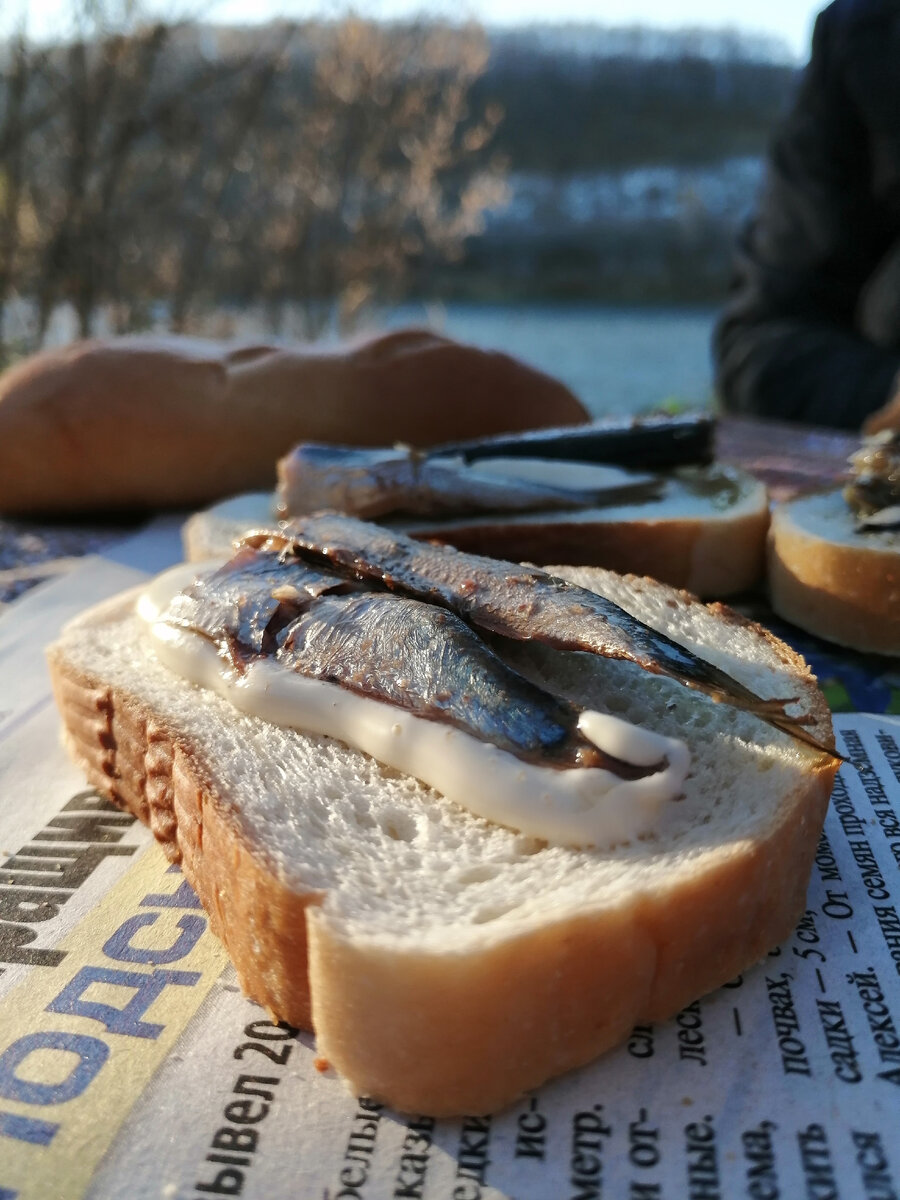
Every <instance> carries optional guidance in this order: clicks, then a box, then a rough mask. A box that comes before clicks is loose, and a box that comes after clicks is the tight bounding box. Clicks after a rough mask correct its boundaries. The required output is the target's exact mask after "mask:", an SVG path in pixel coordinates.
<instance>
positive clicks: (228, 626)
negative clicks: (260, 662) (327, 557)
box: [162, 547, 353, 654]
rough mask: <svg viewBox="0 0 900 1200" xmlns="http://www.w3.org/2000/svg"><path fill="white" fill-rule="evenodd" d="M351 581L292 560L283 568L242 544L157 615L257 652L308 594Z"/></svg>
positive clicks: (335, 588) (271, 557)
mask: <svg viewBox="0 0 900 1200" xmlns="http://www.w3.org/2000/svg"><path fill="white" fill-rule="evenodd" d="M352 586H353V585H352V584H349V585H348V582H347V580H346V579H345V578H343V577H342V576H340V575H339V574H336V573H335V572H334V571H323V570H319V569H316V568H312V567H306V568H300V569H298V566H297V564H294V565H293V567H292V569H288V568H286V567H285V565H284V563H282V562H280V561H279V559H278V556H277V555H275V554H260V553H258V552H257V551H255V550H252V549H250V548H248V547H244V548H243V549H241V550H239V551H238V553H237V554H236V555H235V556H234V558H232V559H231V560H230V561H229V562H228V563H226V564H225V565H224V566H223V567H220V568H219V569H218V570H217V571H214V572H213V573H212V574H211V575H207V576H204V577H203V578H201V579H198V580H197V581H196V582H195V583H193V584H191V585H190V587H188V588H185V590H184V591H183V592H181V593H180V594H179V595H177V596H175V597H173V599H172V601H171V602H170V604H169V606H168V608H167V609H166V611H165V613H164V614H163V616H162V619H163V620H164V621H166V622H167V624H169V625H175V626H178V627H179V628H182V629H190V630H192V631H193V632H195V633H200V634H202V635H203V636H204V637H207V638H209V639H210V640H212V641H219V640H220V639H221V638H223V637H224V636H226V635H227V636H228V637H229V638H230V639H232V640H233V641H234V642H236V643H238V644H239V645H240V646H242V647H244V648H245V649H246V650H247V651H249V652H251V653H252V654H262V653H265V652H267V651H269V650H271V649H273V646H272V644H271V636H272V634H273V631H274V630H277V629H278V628H281V627H282V626H284V625H286V624H288V623H289V622H290V621H291V620H293V619H294V618H295V617H296V616H297V614H298V613H299V612H301V611H302V610H303V608H305V607H306V606H307V605H308V603H309V601H310V600H311V599H313V598H314V597H316V596H321V595H324V594H325V593H326V592H331V591H341V592H346V591H347V590H348V587H352ZM267 637H268V638H269V640H268V642H267Z"/></svg>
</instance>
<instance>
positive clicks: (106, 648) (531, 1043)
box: [48, 567, 837, 1116]
mask: <svg viewBox="0 0 900 1200" xmlns="http://www.w3.org/2000/svg"><path fill="white" fill-rule="evenodd" d="M553 570H554V572H555V573H556V574H567V575H568V576H569V577H570V578H571V579H572V580H573V581H574V582H577V583H578V584H580V585H582V586H588V587H591V588H593V589H595V590H597V591H598V592H600V593H602V594H604V595H607V596H609V597H610V598H611V599H614V600H615V601H616V602H617V603H619V604H621V605H623V606H624V607H626V608H628V609H629V611H632V612H633V613H635V615H637V616H639V617H641V618H642V619H643V620H645V621H646V622H647V623H649V624H652V625H654V626H655V627H657V628H659V629H662V630H665V631H666V632H668V633H669V634H670V635H671V636H673V637H676V638H677V639H679V640H681V641H682V642H683V643H685V644H688V645H690V646H692V647H693V648H696V649H697V650H698V651H700V652H702V653H703V654H705V655H706V656H707V657H708V658H709V659H710V660H711V661H713V662H715V663H716V664H717V665H718V666H720V667H721V668H722V669H725V670H728V671H729V672H730V673H731V674H733V675H735V676H736V677H737V678H739V679H740V680H741V682H743V683H744V684H746V685H747V686H748V687H751V688H752V689H753V690H754V691H755V692H757V693H758V694H759V695H762V696H767V697H782V698H783V697H785V696H797V697H798V701H797V703H796V705H794V706H792V711H795V712H799V711H803V712H806V713H807V714H808V716H809V718H810V721H811V724H810V729H811V731H812V732H814V733H815V734H816V736H817V737H819V738H820V739H824V740H826V741H828V739H829V738H830V736H831V725H830V718H829V715H828V711H827V707H826V706H825V703H824V700H823V698H822V696H821V694H820V693H819V691H818V689H817V687H816V685H815V681H814V679H813V678H812V677H811V675H810V673H809V671H808V669H807V668H806V666H805V664H804V663H803V661H802V660H801V659H800V658H799V657H798V656H797V655H795V654H794V653H793V652H792V651H790V650H789V649H788V648H787V647H786V646H784V645H783V644H782V643H780V642H778V641H777V640H776V639H775V638H773V637H772V635H771V634H769V633H768V632H767V631H765V630H763V629H761V628H760V627H758V626H755V625H752V624H750V623H748V622H746V621H744V620H743V619H742V618H740V617H738V616H737V615H736V614H734V613H733V612H731V611H730V610H728V609H727V608H724V607H722V606H721V605H714V606H709V607H707V606H705V605H702V604H700V603H699V602H697V601H696V600H694V599H693V598H691V597H689V596H687V595H686V594H684V593H680V592H676V591H674V590H672V589H671V588H667V587H665V586H663V585H660V584H657V583H654V582H651V581H648V580H638V579H634V578H631V579H629V578H622V577H619V576H615V575H613V574H611V573H609V572H604V571H598V570H589V569H582V570H571V569H566V568H559V567H556V568H553ZM134 601H135V596H134V594H128V595H125V596H123V597H118V598H115V599H114V600H112V601H108V602H106V603H105V604H104V605H100V606H98V607H97V608H95V609H93V610H91V611H89V612H88V613H86V614H84V615H83V616H82V617H80V618H78V619H77V620H76V621H75V622H73V623H72V624H70V625H69V626H68V627H67V629H66V630H65V631H64V633H63V635H62V637H61V638H60V640H59V641H58V642H57V643H56V644H55V645H54V646H53V647H51V648H50V650H49V653H48V658H49V663H50V668H51V674H52V678H53V684H54V689H55V692H56V696H57V701H58V703H59V707H60V711H61V713H62V717H63V723H64V729H65V737H66V742H67V744H68V747H69V749H70V751H71V753H72V754H73V756H74V757H75V759H76V761H78V762H79V763H80V764H81V766H82V767H83V769H84V770H85V772H86V774H87V776H88V778H89V779H90V781H91V783H92V784H93V785H94V786H96V787H97V788H98V789H99V790H100V791H101V792H102V793H103V794H104V795H106V796H108V797H110V798H111V799H112V800H114V801H115V802H116V803H117V804H119V805H121V806H122V807H124V808H127V809H128V810H129V811H131V812H133V813H134V814H135V815H137V816H138V817H139V818H140V819H141V820H143V821H145V822H147V823H148V824H149V825H150V827H151V828H152V830H153V832H154V834H155V836H156V837H157V839H158V840H159V841H160V842H161V844H162V846H163V848H164V850H165V852H166V854H167V855H168V856H169V858H170V859H172V860H173V861H180V862H181V863H182V867H183V870H184V873H185V876H186V878H187V879H188V881H189V882H190V883H191V884H192V886H193V887H194V888H195V889H196V891H197V893H198V895H199V897H200V899H201V901H202V903H203V905H204V908H205V909H206V910H207V912H208V914H209V917H210V922H211V926H212V928H213V930H214V931H215V932H216V933H217V934H218V935H219V936H220V937H221V938H222V940H223V941H224V943H225V945H226V948H227V950H228V952H229V954H230V955H231V958H232V960H233V961H234V964H235V967H236V969H237V972H238V975H239V977H240V980H241V983H242V985H243V987H244V988H245V990H246V991H247V993H248V994H249V995H250V996H251V997H253V998H254V999H255V1000H257V1001H259V1002H260V1003H261V1004H263V1005H264V1006H265V1007H266V1008H268V1009H269V1010H271V1011H272V1012H273V1013H274V1014H275V1015H276V1016H278V1017H279V1018H282V1019H284V1020H286V1021H288V1022H290V1023H291V1024H294V1025H296V1026H299V1027H302V1028H306V1029H314V1030H315V1033H316V1035H317V1038H318V1049H319V1053H320V1054H321V1055H322V1056H324V1057H325V1058H327V1059H328V1061H329V1062H330V1063H331V1064H332V1065H333V1066H335V1067H336V1069H337V1070H338V1071H339V1073H340V1074H341V1075H342V1076H343V1077H344V1078H345V1080H346V1081H347V1083H348V1084H349V1086H350V1087H352V1088H353V1089H354V1090H356V1091H357V1092H359V1093H365V1094H367V1095H369V1096H372V1097H375V1098H378V1099H380V1100H383V1101H385V1102H387V1103H389V1104H391V1105H393V1106H394V1107H395V1108H397V1109H400V1110H405V1111H414V1112H422V1113H431V1114H434V1115H435V1116H440V1115H456V1114H463V1113H465V1112H488V1111H491V1110H495V1109H498V1108H501V1107H503V1106H505V1105H507V1104H509V1103H511V1102H512V1101H514V1100H515V1099H516V1098H517V1097H518V1096H519V1095H521V1094H522V1093H523V1092H524V1091H526V1090H528V1089H530V1088H534V1087H537V1086H539V1085H540V1084H541V1083H543V1082H544V1081H545V1080H547V1079H549V1078H551V1077H553V1076H555V1075H558V1074H560V1073H561V1072H563V1071H566V1070H568V1069H570V1068H572V1067H575V1066H579V1065H581V1064H584V1063H586V1062H588V1061H590V1060H591V1059H593V1058H594V1057H596V1056H597V1055H598V1054H600V1053H601V1052H602V1051H604V1050H606V1049H608V1048H610V1047H611V1046H613V1045H615V1044H616V1043H618V1042H620V1041H622V1040H623V1039H624V1038H625V1037H627V1035H628V1033H629V1031H630V1029H631V1028H632V1026H633V1025H634V1024H635V1023H639V1022H647V1021H655V1020H662V1019H665V1018H667V1017H670V1016H672V1015H673V1014H674V1013H676V1012H677V1011H678V1010H679V1009H680V1008H681V1007H683V1006H684V1005H685V1004H687V1003H689V1002H690V1001H692V1000H694V999H695V998H696V997H698V996H700V995H702V994H704V993H706V992H708V991H710V990H711V989H713V988H715V987H717V986H719V985H721V984H722V983H724V982H727V981H728V980H729V979H731V978H733V977H734V976H735V975H736V974H737V973H738V972H740V971H741V970H743V969H745V968H746V967H748V966H749V965H751V964H752V963H754V962H755V961H757V960H758V959H760V958H761V957H762V956H763V955H764V954H765V953H766V952H767V951H768V950H769V949H770V948H771V947H772V946H773V945H775V944H776V943H777V942H778V941H780V940H782V939H783V938H784V937H786V936H787V935H788V934H789V933H790V931H791V929H792V928H793V925H794V924H795V922H796V921H797V919H798V918H799V916H800V915H801V914H802V912H803V909H804V907H805V894H806V887H807V882H808V877H809V871H810V869H811V864H812V859H813V855H814V852H815V847H816V843H817V840H818V836H819V833H820V830H821V826H822V822H823V820H824V815H825V809H826V806H827V802H828V797H829V794H830V790H831V784H832V781H833V777H834V772H835V769H836V765H837V763H836V760H834V759H833V758H831V757H829V756H828V755H825V754H821V753H818V752H816V751H815V750H814V749H812V748H810V747H809V746H806V745H803V744H801V743H799V742H798V741H796V740H795V739H793V738H791V737H790V736H789V735H788V734H786V733H784V732H782V731H780V730H775V729H772V728H771V727H770V726H768V725H764V724H762V723H761V722H760V721H759V720H758V719H757V718H756V717H753V716H751V715H750V714H748V713H744V712H739V711H737V710H736V709H734V708H731V707H730V706H728V705H726V704H721V703H715V702H714V701H713V700H711V699H709V698H708V697H706V696H703V695H700V694H697V693H695V692H691V691H688V690H687V689H685V688H683V687H681V686H680V685H679V684H677V683H675V682H674V681H670V680H667V679H661V678H660V677H658V676H650V675H648V674H647V673H646V672H643V671H641V670H640V668H639V667H637V666H635V664H633V663H630V662H613V661H608V660H603V661H602V662H601V663H599V664H595V663H592V662H589V661H588V662H585V661H583V660H584V657H585V656H583V655H569V656H563V655H561V654H560V653H559V652H557V651H553V650H549V649H547V648H540V647H533V648H530V649H529V653H530V654H531V655H532V656H533V657H532V662H531V668H532V670H533V671H534V672H536V673H540V674H542V675H543V676H544V677H545V678H546V679H547V681H548V683H551V682H552V685H553V686H554V687H555V688H557V689H558V690H559V691H560V692H561V693H562V694H566V695H570V696H577V697H578V699H579V700H580V702H582V703H586V704H587V703H589V704H590V705H591V706H596V707H598V708H602V709H605V710H607V711H611V712H614V713H616V714H617V715H620V716H624V717H626V718H627V719H631V720H633V721H640V722H643V723H644V724H645V725H646V726H647V727H648V728H653V729H656V730H658V731H659V732H661V733H665V734H667V735H669V736H680V737H682V738H684V740H686V741H687V742H688V744H689V745H690V747H691V751H692V755H693V763H692V769H691V774H690V776H689V778H688V781H687V784H686V788H685V794H684V796H683V798H681V799H680V800H678V801H676V802H674V803H673V804H672V805H671V811H670V812H669V814H668V816H667V819H666V824H665V826H664V827H663V828H661V829H660V831H659V833H658V834H657V835H654V836H650V837H646V838H643V839H641V840H639V841H635V842H632V843H625V844H622V845H619V846H616V847H614V848H612V849H605V850H579V849H571V848H564V847H559V846H548V845H547V844H545V843H543V842H540V841H536V840H534V839H531V838H527V837H524V836H523V835H521V834H518V833H516V832H515V831H514V830H511V829H507V828H505V827H501V826H496V825H492V824H490V823H488V822H486V821H483V820H481V819H480V818H478V817H475V816H473V815H472V814H470V813H467V812H465V811H464V810H462V809H459V808H457V807H456V806H455V805H451V804H449V803H448V802H447V801H445V800H444V799H443V798H442V797H440V796H439V795H437V794H436V793H435V792H433V791H431V790H429V789H428V788H426V787H424V786H423V785H422V784H420V783H418V782H417V781H415V780H412V779H409V778H406V777H403V776H399V775H398V774H397V773H396V772H392V771H389V770H387V769H385V768H382V767H380V766H379V765H378V764H377V763H375V762H374V761H373V760H372V759H369V758H368V757H367V756H365V755H363V754H361V753H359V752H357V751H354V750H351V749H349V748H348V747H346V746H344V745H343V744H341V743H338V742H335V741H332V740H330V739H326V738H317V737H311V736H308V735H304V734H301V733H298V732H296V731H292V730H288V729H282V728H278V727H275V726H272V725H268V724H266V723H265V722H263V721H260V720H258V719H256V718H253V717H248V716H244V715H242V714H240V713H237V712H236V711H235V710H234V709H233V708H232V707H231V706H230V705H229V704H228V703H227V702H226V701H224V700H223V699H221V698H220V697H219V696H217V695H215V694H212V693H209V692H206V691H203V690H200V689H197V688H194V687H190V686H188V685H186V684H185V683H183V682H182V681H180V680H178V679H175V678H174V677H173V676H171V674H169V673H168V672H167V671H166V670H165V669H164V668H163V667H162V666H161V665H160V664H159V663H158V662H157V661H156V659H155V658H154V656H153V653H152V650H151V649H150V648H149V647H148V645H147V641H146V639H144V638H143V637H142V636H141V630H140V623H139V622H138V620H137V618H136V617H135V615H134Z"/></svg>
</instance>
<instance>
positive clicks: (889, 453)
mask: <svg viewBox="0 0 900 1200" xmlns="http://www.w3.org/2000/svg"><path fill="white" fill-rule="evenodd" d="M769 591H770V597H771V603H772V607H773V609H774V610H775V611H776V612H777V613H778V614H779V616H781V617H784V619H785V620H787V621H790V622H791V623H792V624H794V625H797V626H799V627H800V628H801V629H805V630H807V632H809V633H813V634H816V635H817V636H818V637H821V638H825V639H827V640H828V641H831V642H837V643H838V644H839V645H841V646H848V647H850V648H851V649H855V650H862V651H865V652H870V653H878V654H900V434H898V433H896V432H891V431H884V432H882V433H877V434H874V435H873V436H871V437H869V438H866V439H865V440H864V441H863V443H862V445H861V446H860V448H859V449H858V450H857V451H856V452H855V453H854V454H853V455H852V456H851V459H850V472H849V478H848V480H847V482H846V484H845V485H844V486H843V487H842V488H831V489H829V490H827V491H822V492H815V493H812V494H810V495H806V496H800V497H798V498H797V499H795V500H792V501H789V502H787V503H785V504H780V505H778V506H776V508H775V509H774V511H773V514H772V528H771V533H770V538H769Z"/></svg>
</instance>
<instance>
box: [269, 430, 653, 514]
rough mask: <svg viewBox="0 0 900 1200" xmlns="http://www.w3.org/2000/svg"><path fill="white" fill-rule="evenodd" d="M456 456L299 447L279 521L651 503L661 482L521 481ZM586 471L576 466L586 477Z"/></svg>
mask: <svg viewBox="0 0 900 1200" xmlns="http://www.w3.org/2000/svg"><path fill="white" fill-rule="evenodd" d="M488 468H489V464H487V465H481V464H479V463H475V464H474V465H473V466H469V465H468V464H467V463H466V462H465V461H464V460H463V459H462V458H459V457H456V458H452V457H449V458H448V457H443V458H436V457H430V456H428V455H426V454H423V453H422V452H421V451H418V450H414V449H412V448H410V447H402V446H400V447H394V448H393V449H387V448H383V449H371V448H367V447H355V446H331V445H322V444H320V443H318V442H302V443H301V444H300V445H299V446H297V447H295V448H294V449H293V450H292V451H291V453H290V454H288V455H287V456H286V457H285V458H283V459H281V461H280V462H279V464H278V511H279V514H280V515H281V516H282V517H288V516H291V515H295V514H303V513H310V512H316V511H318V510H320V509H323V508H334V509H337V510H340V511H341V512H345V513H351V514H353V515H354V516H357V517H380V516H385V515H386V514H388V513H407V514H415V515H417V516H437V515H439V514H447V513H479V512H510V513H512V512H540V511H554V510H568V509H575V508H586V507H590V506H593V507H597V506H603V505H612V504H624V503H627V502H631V501H643V500H652V499H654V498H655V497H656V496H657V495H658V494H659V491H660V487H661V483H660V482H659V481H658V480H656V479H654V478H653V477H652V476H647V475H635V476H633V477H629V476H628V475H626V474H625V473H624V472H622V471H617V470H616V469H615V468H610V467H607V468H603V467H594V468H593V473H594V475H595V476H596V479H595V480H594V481H592V482H589V483H586V484H584V485H579V484H577V483H576V484H574V485H567V484H565V483H563V482H556V481H554V482H553V483H548V482H545V481H543V480H540V479H535V478H527V477H526V471H525V467H524V466H523V465H522V464H521V462H520V465H519V470H520V472H521V473H520V474H518V475H517V473H516V464H515V461H514V460H513V461H511V463H510V464H509V465H508V467H507V469H506V471H505V472H504V473H494V472H493V471H492V470H490V469H488ZM590 473H591V468H584V467H582V474H585V475H588V476H590Z"/></svg>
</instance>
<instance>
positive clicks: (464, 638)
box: [161, 546, 663, 780]
mask: <svg viewBox="0 0 900 1200" xmlns="http://www.w3.org/2000/svg"><path fill="white" fill-rule="evenodd" d="M161 619H162V620H163V621H164V622H165V623H166V624H169V625H173V626H176V627H178V628H181V629H187V630H190V631H191V632H193V633H197V634H200V635H201V636H202V637H205V638H207V639H208V640H209V641H211V642H213V643H214V644H215V646H216V648H217V650H218V652H219V654H220V655H221V656H222V657H223V658H224V659H225V660H226V661H227V662H228V663H229V665H230V666H231V667H232V668H233V669H234V670H235V671H236V672H237V673H238V674H241V673H243V672H245V671H246V670H247V669H248V668H249V666H250V665H251V664H252V663H253V662H254V661H255V660H257V659H259V658H260V657H268V658H269V659H271V660H272V661H274V662H276V663H278V664H280V665H281V666H283V667H285V668H286V669H288V670H292V671H296V672H297V673H298V674H300V675H304V676H306V677H307V678H311V679H319V680H323V681H325V682H328V683H333V684H338V685H339V686H341V687H343V688H346V689H348V690H349V691H353V692H357V693H358V694H360V695H364V696H368V697H371V698H373V699H376V700H381V701H384V702H386V703H388V704H393V705H395V706H397V707H398V708H403V709H405V710H406V711H408V712H412V713H413V714H415V715H416V716H419V717H425V718H427V719H431V720H437V721H442V722H445V723H447V724H450V725H453V726H455V727H456V728H458V729H462V730H464V731H465V732H467V733H469V734H471V735H472V736H474V737H476V738H478V739H479V740H481V741H484V742H490V743H492V744H493V745H495V746H498V747H500V748H501V749H503V750H507V751H509V752H510V753H512V754H514V755H516V756H517V757H518V758H521V759H523V760H524V761H529V762H536V763H540V764H541V765H544V766H550V767H557V768H572V767H601V768H603V769H605V770H607V771H611V772H612V773H613V774H614V775H616V776H618V777H619V778H621V779H625V780H633V779H640V778H643V777H645V776H647V775H651V774H653V773H655V772H656V771H658V770H659V769H660V768H661V767H662V765H663V764H662V763H657V764H654V765H650V766H635V765H633V764H631V763H627V762H623V761H622V760H620V759H618V758H615V757H613V756H612V755H609V754H606V753H605V752H603V751H601V750H600V749H598V748H597V747H596V746H595V745H594V744H593V743H592V742H590V741H588V740H587V738H585V736H584V735H583V734H582V733H581V732H580V731H579V729H578V719H579V716H580V715H581V710H580V709H579V708H577V707H576V706H575V705H573V704H571V703H569V702H568V701H566V700H563V699H560V698H559V697H556V696H553V695H551V694H550V693H548V692H545V691H544V690H543V689H541V688H540V687H539V686H537V685H536V684H534V683H532V682H530V681H529V680H527V679H525V678H524V677H523V676H522V675H520V674H519V673H518V672H517V671H516V670H514V669H513V668H512V667H511V666H509V665H508V664H507V663H505V662H504V661H503V659H502V658H501V657H500V656H499V655H498V654H497V653H496V652H495V651H494V650H492V649H491V648H490V647H489V646H487V645H486V644H485V642H484V641H483V639H482V638H480V637H479V636H478V634H477V633H475V632H473V630H471V629H470V628H469V627H468V625H466V623H465V622H464V621H463V620H462V619H461V618H460V617H458V616H457V615H456V614H455V613H453V612H450V611H448V610H447V609H446V608H444V607H435V606H434V605H432V604H428V603H425V602H423V601H421V600H416V599H410V598H408V597H405V596H398V595H396V594H394V593H392V592H390V591H387V590H385V589H383V588H382V587H381V586H380V585H379V584H377V583H376V584H372V583H368V584H360V583H358V582H355V581H352V580H350V581H348V580H347V579H346V578H344V577H343V576H341V575H340V574H337V573H335V572H329V571H323V570H320V569H317V568H315V567H308V566H306V565H304V564H303V563H301V562H298V561H297V560H296V558H293V557H290V558H289V559H284V558H282V557H281V556H280V555H279V553H277V551H273V550H256V549H253V548H251V547H248V546H244V547H242V548H241V549H240V550H239V551H238V553H237V554H236V556H235V557H234V558H233V559H232V560H231V561H230V562H229V563H227V564H226V565H225V566H224V567H222V568H220V569H219V570H217V571H215V572H213V573H212V574H211V575H208V576H205V577H203V578H201V579H199V580H197V581H196V582H195V583H193V584H192V585H191V586H190V587H189V588H187V589H186V590H185V591H183V592H182V593H181V594H180V595H177V596H176V597H174V599H173V600H172V601H171V602H170V604H169V606H168V608H167V609H166V610H165V612H164V613H163V614H162V618H161Z"/></svg>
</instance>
